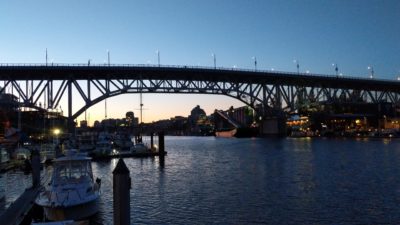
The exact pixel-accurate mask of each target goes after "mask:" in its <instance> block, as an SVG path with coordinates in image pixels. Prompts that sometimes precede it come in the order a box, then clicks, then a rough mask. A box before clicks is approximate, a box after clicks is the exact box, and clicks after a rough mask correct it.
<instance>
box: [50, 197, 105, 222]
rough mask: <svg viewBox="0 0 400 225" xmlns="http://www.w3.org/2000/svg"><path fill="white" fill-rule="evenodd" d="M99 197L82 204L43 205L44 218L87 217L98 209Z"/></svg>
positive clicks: (66, 218)
mask: <svg viewBox="0 0 400 225" xmlns="http://www.w3.org/2000/svg"><path fill="white" fill-rule="evenodd" d="M98 201H99V199H98V198H97V199H95V200H93V201H90V202H86V203H84V204H79V205H74V206H69V207H48V206H43V209H44V213H45V215H46V218H47V219H49V220H52V221H59V220H80V219H85V218H88V217H90V216H92V215H94V214H96V213H97V212H98V211H99V203H98Z"/></svg>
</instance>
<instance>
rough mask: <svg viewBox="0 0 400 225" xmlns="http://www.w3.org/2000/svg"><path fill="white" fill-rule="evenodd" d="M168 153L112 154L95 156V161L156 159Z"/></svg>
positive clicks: (93, 157)
mask: <svg viewBox="0 0 400 225" xmlns="http://www.w3.org/2000/svg"><path fill="white" fill-rule="evenodd" d="M166 154H167V152H163V153H160V152H144V153H123V154H111V155H103V156H94V155H89V156H90V157H92V159H93V160H102V159H114V158H146V157H154V156H165V155H166Z"/></svg>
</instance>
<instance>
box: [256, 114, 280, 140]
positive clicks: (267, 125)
mask: <svg viewBox="0 0 400 225" xmlns="http://www.w3.org/2000/svg"><path fill="white" fill-rule="evenodd" d="M260 135H261V136H278V137H284V136H286V119H285V118H284V117H267V118H263V119H262V120H261V121H260Z"/></svg>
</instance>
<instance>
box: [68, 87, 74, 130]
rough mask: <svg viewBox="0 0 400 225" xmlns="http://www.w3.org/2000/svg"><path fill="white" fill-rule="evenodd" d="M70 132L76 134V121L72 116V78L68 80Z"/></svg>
mask: <svg viewBox="0 0 400 225" xmlns="http://www.w3.org/2000/svg"><path fill="white" fill-rule="evenodd" d="M68 133H70V134H75V123H74V119H73V118H72V80H69V81H68Z"/></svg>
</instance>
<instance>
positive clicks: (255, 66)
mask: <svg viewBox="0 0 400 225" xmlns="http://www.w3.org/2000/svg"><path fill="white" fill-rule="evenodd" d="M251 58H252V59H253V60H254V71H257V57H255V56H253V57H251Z"/></svg>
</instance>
